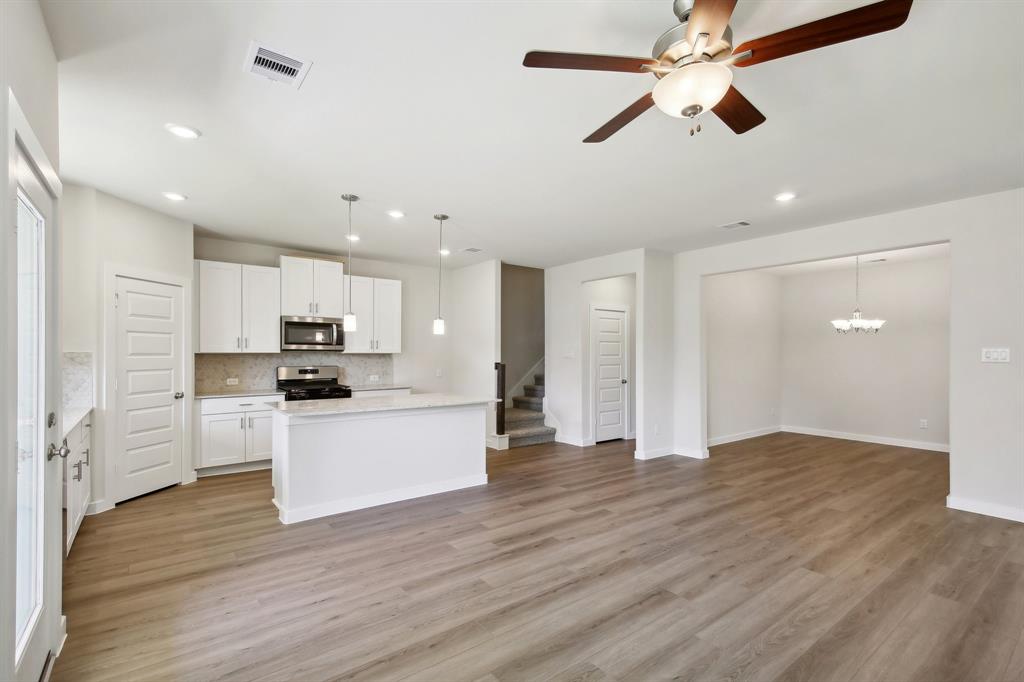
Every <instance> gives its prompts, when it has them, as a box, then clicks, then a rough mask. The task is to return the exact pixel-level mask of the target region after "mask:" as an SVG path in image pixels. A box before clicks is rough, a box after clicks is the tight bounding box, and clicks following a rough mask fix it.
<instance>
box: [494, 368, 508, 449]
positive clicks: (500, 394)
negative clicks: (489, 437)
mask: <svg viewBox="0 0 1024 682" xmlns="http://www.w3.org/2000/svg"><path fill="white" fill-rule="evenodd" d="M494 371H495V374H496V375H497V376H496V379H495V380H496V382H497V388H496V390H495V397H496V398H497V399H498V402H497V405H496V407H495V410H494V411H495V416H496V420H495V421H496V430H497V434H498V435H499V436H503V435H505V363H504V362H496V363H494Z"/></svg>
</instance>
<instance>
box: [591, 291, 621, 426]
mask: <svg viewBox="0 0 1024 682" xmlns="http://www.w3.org/2000/svg"><path fill="white" fill-rule="evenodd" d="M590 333H591V335H592V343H591V349H592V353H593V362H592V364H593V367H594V376H593V378H592V384H593V386H594V440H595V441H597V442H600V441H603V440H612V439H615V438H625V437H626V410H627V406H626V382H627V381H628V378H627V377H626V368H627V367H628V366H629V365H628V362H627V358H626V350H627V349H626V334H627V332H626V313H625V311H623V310H604V309H601V308H595V309H593V310H592V311H591V312H590Z"/></svg>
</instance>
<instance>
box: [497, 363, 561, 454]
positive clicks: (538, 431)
mask: <svg viewBox="0 0 1024 682" xmlns="http://www.w3.org/2000/svg"><path fill="white" fill-rule="evenodd" d="M523 390H524V391H525V392H526V395H520V396H516V397H514V398H512V407H506V408H505V433H507V434H508V446H509V447H510V448H521V447H523V446H526V445H537V444H538V443H550V442H551V441H553V440H554V439H555V430H554V429H553V428H551V427H550V426H544V375H543V374H534V375H533V383H532V384H527V385H526V386H524V387H523Z"/></svg>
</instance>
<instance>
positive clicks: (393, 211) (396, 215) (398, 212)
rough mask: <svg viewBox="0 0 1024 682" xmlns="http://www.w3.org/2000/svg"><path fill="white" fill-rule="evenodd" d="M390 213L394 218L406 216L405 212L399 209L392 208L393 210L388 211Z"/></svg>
mask: <svg viewBox="0 0 1024 682" xmlns="http://www.w3.org/2000/svg"><path fill="white" fill-rule="evenodd" d="M388 215H389V216H391V217H392V218H404V217H405V214H404V213H402V212H401V211H399V210H398V209H392V210H390V211H388Z"/></svg>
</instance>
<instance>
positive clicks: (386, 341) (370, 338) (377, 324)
mask: <svg viewBox="0 0 1024 682" xmlns="http://www.w3.org/2000/svg"><path fill="white" fill-rule="evenodd" d="M349 280H351V281H352V312H353V313H355V315H356V325H357V327H358V329H357V331H355V332H346V333H345V352H346V353H401V352H402V281H401V280H397V279H378V278H376V277H346V278H345V296H346V298H345V305H346V306H348V298H347V297H348V283H349Z"/></svg>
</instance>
